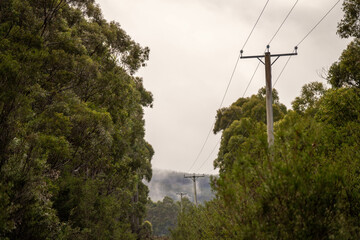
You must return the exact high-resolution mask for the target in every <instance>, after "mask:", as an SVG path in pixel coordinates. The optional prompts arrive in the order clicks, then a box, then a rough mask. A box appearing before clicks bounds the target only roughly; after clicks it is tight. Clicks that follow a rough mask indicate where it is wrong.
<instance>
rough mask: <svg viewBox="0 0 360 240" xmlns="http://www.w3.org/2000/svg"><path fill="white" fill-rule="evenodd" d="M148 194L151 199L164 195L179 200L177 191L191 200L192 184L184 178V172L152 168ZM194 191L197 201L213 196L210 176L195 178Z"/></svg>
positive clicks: (160, 197)
mask: <svg viewBox="0 0 360 240" xmlns="http://www.w3.org/2000/svg"><path fill="white" fill-rule="evenodd" d="M146 184H147V185H148V187H149V191H150V192H149V196H150V198H151V200H153V201H157V200H162V199H163V198H164V197H165V196H168V197H171V198H172V199H173V200H179V199H180V197H179V196H178V195H176V193H177V192H186V193H187V194H188V197H189V199H190V200H191V201H193V197H194V186H193V182H192V180H191V179H188V178H187V179H185V178H184V173H180V172H174V171H169V170H159V169H153V177H152V178H151V181H150V182H149V183H146ZM196 186H197V187H196V191H197V199H198V202H204V201H209V200H211V199H212V198H213V197H214V194H213V192H212V191H211V186H210V176H209V175H205V177H201V178H198V179H197V180H196Z"/></svg>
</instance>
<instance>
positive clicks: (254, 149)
mask: <svg viewBox="0 0 360 240" xmlns="http://www.w3.org/2000/svg"><path fill="white" fill-rule="evenodd" d="M359 96H360V94H359V92H358V89H356V88H340V89H330V90H327V91H324V90H323V88H322V86H321V85H320V84H317V83H313V84H309V85H305V86H304V88H303V92H302V96H300V97H298V98H296V100H295V101H294V105H296V104H298V106H301V108H298V111H289V112H288V113H287V114H286V115H285V116H284V117H283V119H281V120H279V121H278V122H276V124H275V126H274V127H275V144H274V147H273V148H272V149H268V146H267V138H266V128H265V125H264V123H263V122H256V121H254V120H253V119H251V118H242V119H240V120H235V121H233V122H232V124H231V125H230V126H229V127H228V128H226V129H225V130H224V131H223V134H222V145H221V148H220V150H219V154H218V158H217V159H216V161H215V164H216V166H217V167H219V168H220V175H219V177H218V178H213V181H212V184H213V189H214V190H215V191H216V198H215V199H214V200H212V201H210V202H208V203H206V204H205V205H204V206H200V207H198V208H194V209H191V210H188V211H185V212H184V213H183V214H182V215H180V216H179V218H178V222H179V223H178V225H177V227H176V228H175V229H174V230H173V231H172V238H173V239H358V238H359V237H360V235H359V229H360V224H359V222H360V219H359V216H360V215H359V213H360V205H359V200H360V194H359V190H360V189H359V186H360V175H359V172H360V169H359V166H360V164H359V163H360V162H359V161H360V152H359V145H360V142H359V139H360V134H359V133H360V131H359V130H360V115H359V113H360V107H359V106H360V97H359Z"/></svg>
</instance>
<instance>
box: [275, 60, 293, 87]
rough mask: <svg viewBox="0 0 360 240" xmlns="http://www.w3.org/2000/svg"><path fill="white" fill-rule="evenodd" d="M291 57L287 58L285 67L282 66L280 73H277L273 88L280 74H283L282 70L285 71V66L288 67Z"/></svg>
mask: <svg viewBox="0 0 360 240" xmlns="http://www.w3.org/2000/svg"><path fill="white" fill-rule="evenodd" d="M291 57H292V56H289V58H288V59H287V61H286V63H285V65H284V67H283V68H282V69H281V71H280V73H279V75H278V77H277V78H276V81H275V82H274V85H273V87H275V85H276V83H277V81H278V80H279V78H280V77H281V75H282V73H283V72H284V70H285V68H286V66H287V65H288V63H289V62H290V59H291Z"/></svg>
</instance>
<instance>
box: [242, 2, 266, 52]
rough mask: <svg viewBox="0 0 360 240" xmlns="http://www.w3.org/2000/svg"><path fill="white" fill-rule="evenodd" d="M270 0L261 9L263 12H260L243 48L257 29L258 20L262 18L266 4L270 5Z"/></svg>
mask: <svg viewBox="0 0 360 240" xmlns="http://www.w3.org/2000/svg"><path fill="white" fill-rule="evenodd" d="M269 1H270V0H267V1H266V3H265V6H264V7H263V9H262V10H261V13H260V15H259V17H258V18H257V20H256V22H255V24H254V26H253V28H252V29H251V32H250V34H249V36H248V37H247V39H246V41H245V43H244V45H243V47H242V48H241V49H242V50H243V49H244V48H245V46H246V44H247V43H248V41H249V39H250V37H251V35H252V33H253V32H254V29H255V27H256V25H257V24H258V22H259V20H260V18H261V16H262V14H263V13H264V11H265V8H266V6H267V5H268V3H269Z"/></svg>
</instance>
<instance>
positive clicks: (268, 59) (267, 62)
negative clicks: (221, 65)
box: [240, 45, 297, 147]
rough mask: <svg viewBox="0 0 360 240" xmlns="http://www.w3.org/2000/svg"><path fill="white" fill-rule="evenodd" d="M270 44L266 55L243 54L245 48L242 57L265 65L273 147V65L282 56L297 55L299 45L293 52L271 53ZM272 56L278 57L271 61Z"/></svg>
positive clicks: (267, 117) (270, 143) (269, 139)
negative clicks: (253, 59)
mask: <svg viewBox="0 0 360 240" xmlns="http://www.w3.org/2000/svg"><path fill="white" fill-rule="evenodd" d="M269 48H270V46H269V45H267V46H266V52H265V54H264V55H256V56H243V55H242V54H243V50H241V51H240V54H241V55H240V58H257V59H259V61H260V62H262V63H263V64H264V65H265V78H266V125H267V135H268V144H269V147H271V146H272V145H273V144H274V120H273V109H272V83H271V66H272V65H273V64H274V63H275V62H276V61H277V60H278V59H279V57H282V56H293V55H297V47H295V51H294V52H293V53H284V54H270V51H269ZM271 57H276V59H275V60H274V61H273V62H271ZM262 58H265V62H263V61H262Z"/></svg>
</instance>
